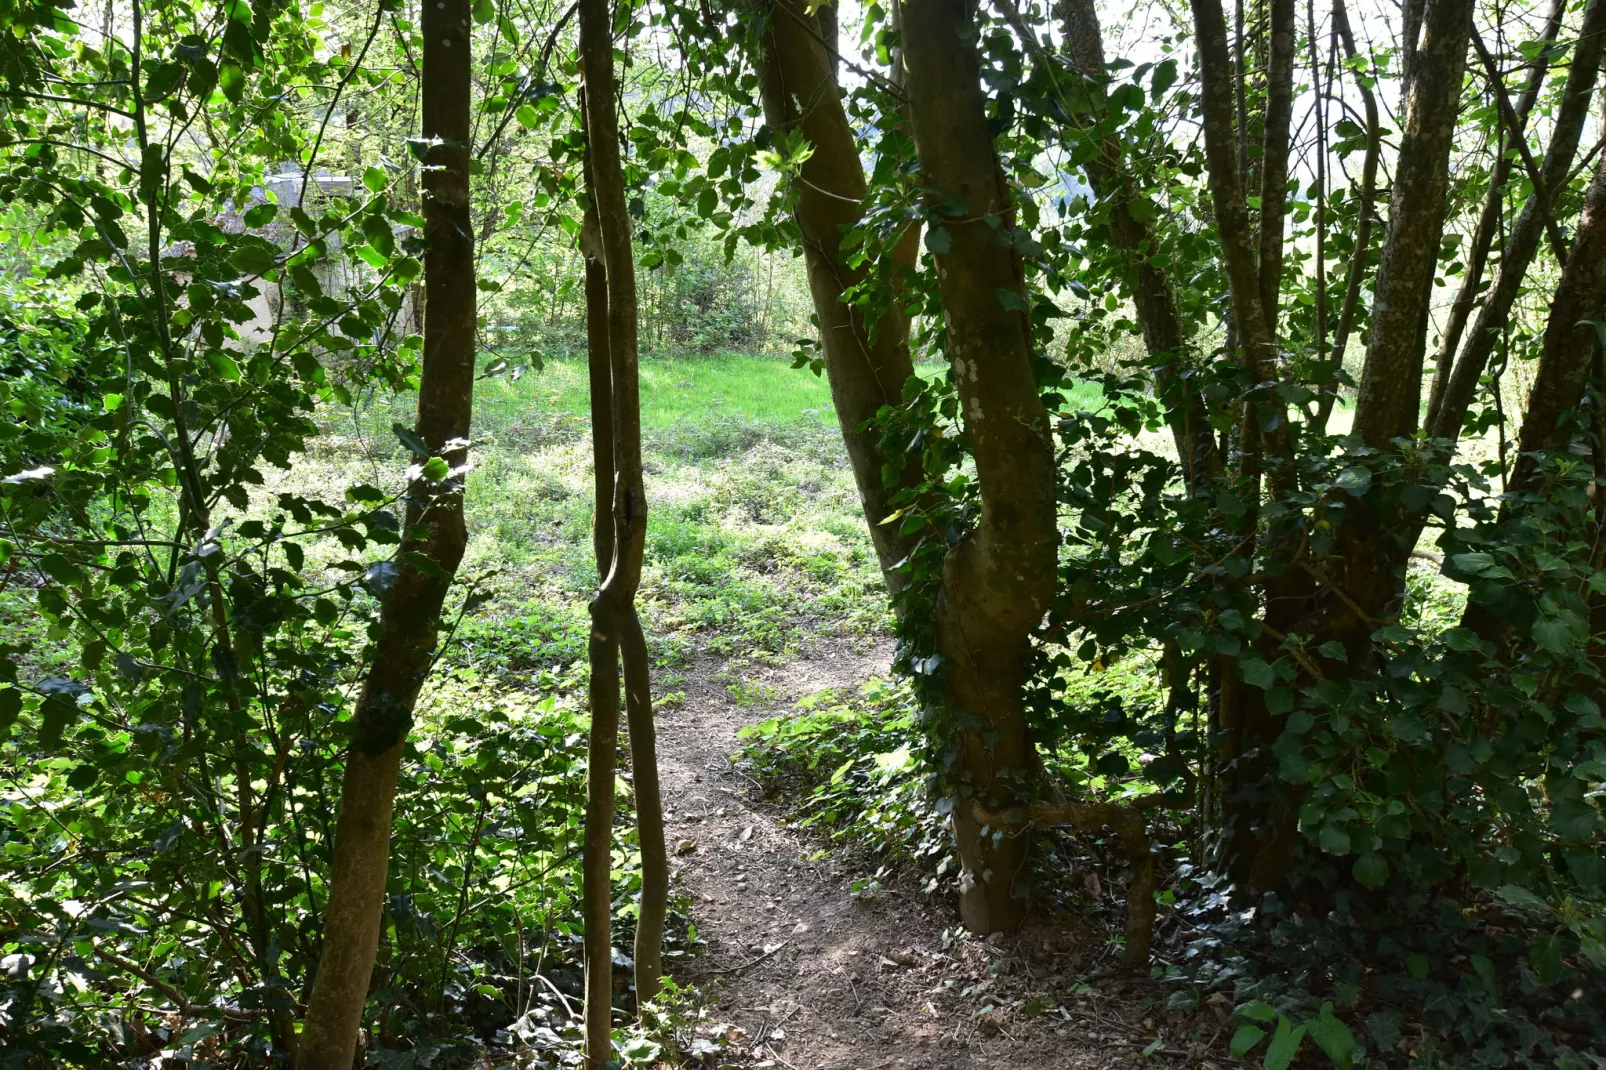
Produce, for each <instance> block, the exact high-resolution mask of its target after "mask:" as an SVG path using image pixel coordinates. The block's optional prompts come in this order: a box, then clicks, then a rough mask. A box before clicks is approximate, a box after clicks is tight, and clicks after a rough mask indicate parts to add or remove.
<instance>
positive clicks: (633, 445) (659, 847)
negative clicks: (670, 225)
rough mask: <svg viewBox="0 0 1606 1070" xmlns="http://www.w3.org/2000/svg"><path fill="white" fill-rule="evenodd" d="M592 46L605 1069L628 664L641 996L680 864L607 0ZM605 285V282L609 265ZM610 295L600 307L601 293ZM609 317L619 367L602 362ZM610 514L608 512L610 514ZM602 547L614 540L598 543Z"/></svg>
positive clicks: (594, 962) (597, 926)
mask: <svg viewBox="0 0 1606 1070" xmlns="http://www.w3.org/2000/svg"><path fill="white" fill-rule="evenodd" d="M579 12H580V55H581V61H582V66H583V70H584V74H585V98H584V114H585V129H586V146H587V148H586V187H587V192H588V193H589V195H590V200H591V203H592V205H593V206H594V213H593V214H592V215H590V216H589V217H588V219H587V223H588V227H587V240H588V243H589V244H590V246H591V247H590V248H589V249H587V250H586V252H587V259H588V285H587V297H588V300H587V329H588V331H589V332H591V337H592V347H591V353H592V359H593V365H592V375H591V378H592V383H593V385H594V386H596V385H598V384H600V382H601V380H602V379H604V378H606V380H607V383H608V393H609V399H610V401H611V405H610V406H608V412H607V416H608V420H607V422H606V424H604V423H603V422H602V416H603V406H602V405H600V404H599V403H597V401H596V399H594V401H593V406H594V407H593V416H594V418H595V422H594V423H593V425H592V436H593V439H600V438H602V437H604V436H606V437H608V438H610V440H611V443H612V446H611V450H612V465H613V471H612V480H611V482H612V487H611V491H612V493H611V495H610V496H609V499H608V500H607V501H606V502H604V501H603V500H600V498H599V501H598V502H597V513H598V516H599V518H600V516H601V515H602V514H603V513H604V512H606V513H607V514H608V515H609V516H610V517H611V519H612V524H613V535H612V543H611V547H609V548H610V549H611V551H612V556H611V559H610V560H609V561H608V562H607V566H606V568H605V569H604V567H603V562H602V561H601V560H600V557H599V561H598V574H599V578H600V579H601V586H600V587H599V589H598V591H597V594H596V597H595V598H593V599H592V602H591V677H592V682H591V704H592V736H591V749H590V754H589V757H588V765H587V776H588V781H589V783H588V796H587V811H586V836H585V858H584V860H583V863H582V870H583V874H584V893H583V899H584V904H585V905H584V914H585V960H586V963H585V964H586V1009H585V1015H586V1059H587V1063H588V1065H590V1066H591V1067H592V1068H593V1070H602V1068H603V1067H604V1066H606V1065H607V1063H608V1060H609V1057H610V1055H611V1043H610V1039H609V1037H610V1033H611V1024H612V1003H613V980H612V977H613V941H612V938H611V932H610V930H611V928H612V925H611V921H612V919H611V916H610V914H611V905H612V904H611V897H612V885H611V870H612V860H611V848H612V826H613V766H614V760H615V754H616V748H617V740H618V723H619V682H620V680H619V664H620V661H621V659H622V660H623V664H624V684H625V709H626V712H627V714H628V716H629V724H630V752H631V765H632V770H633V772H634V776H635V786H636V818H637V830H638V833H639V838H640V844H641V870H642V893H641V907H640V911H639V917H638V921H637V925H636V946H635V957H636V999H637V1002H638V1005H639V1004H640V1003H646V1002H648V1001H650V1000H652V999H654V998H655V997H656V996H657V995H658V989H659V983H660V980H661V974H662V958H661V955H662V940H663V927H664V911H665V908H666V906H667V903H668V897H669V871H668V862H667V858H666V853H665V850H664V827H663V811H662V802H661V800H660V798H659V789H658V769H657V746H656V740H655V738H654V726H653V720H652V706H651V694H650V684H649V679H648V663H647V644H646V639H645V638H644V636H643V635H642V632H641V622H640V619H639V618H638V617H637V616H636V610H635V597H636V590H637V588H638V587H639V586H640V584H641V566H642V557H643V554H644V552H645V549H646V539H647V498H646V492H645V489H644V487H643V479H642V465H641V393H640V379H639V374H638V368H637V304H636V272H635V260H634V254H633V251H632V248H631V239H630V230H631V223H630V215H629V210H628V208H627V207H626V204H625V183H624V167H623V164H622V162H621V160H620V156H619V126H618V119H617V116H616V114H615V110H614V109H615V102H616V96H617V90H618V83H617V81H616V79H615V75H614V69H613V18H612V14H611V12H610V9H609V5H608V2H607V0H580V3H579ZM599 261H600V265H601V268H602V271H603V276H604V281H605V285H604V286H603V287H601V288H600V290H599V288H598V287H596V285H595V277H594V275H593V274H592V272H594V271H595V269H596V265H597V262H599ZM599 297H603V298H605V299H606V300H605V305H604V306H603V307H599V301H598V298H599ZM604 324H605V329H606V336H607V342H606V347H605V349H606V352H607V356H608V368H607V374H606V376H604V375H603V373H602V370H601V369H600V368H599V367H598V366H597V363H596V361H597V358H598V356H599V355H600V352H601V350H602V349H603V348H604V347H602V346H600V345H598V341H599V333H600V331H601V330H602V329H603V325H604ZM604 459H605V458H604V457H603V451H601V450H599V451H598V454H597V462H598V472H597V489H598V494H599V495H601V494H602V492H603V489H604V487H603V477H602V470H601V469H602V464H603V462H604ZM598 522H599V523H600V519H599V521H598ZM596 545H597V550H598V553H599V555H600V553H601V552H602V550H603V549H604V540H602V539H601V538H598V539H597V540H596Z"/></svg>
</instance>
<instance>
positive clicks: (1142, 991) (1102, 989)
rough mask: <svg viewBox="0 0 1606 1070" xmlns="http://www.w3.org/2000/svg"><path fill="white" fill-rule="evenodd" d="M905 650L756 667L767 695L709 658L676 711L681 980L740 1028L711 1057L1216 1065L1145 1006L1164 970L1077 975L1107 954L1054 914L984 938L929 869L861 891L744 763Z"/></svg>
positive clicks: (757, 681) (828, 1062) (839, 1065)
mask: <svg viewBox="0 0 1606 1070" xmlns="http://www.w3.org/2000/svg"><path fill="white" fill-rule="evenodd" d="M890 655H891V648H890V646H889V645H886V644H884V643H883V644H879V645H870V646H860V647H857V648H855V647H854V646H852V645H850V644H849V643H847V642H845V641H842V640H828V641H824V642H822V643H820V644H819V645H818V646H816V647H815V648H814V649H812V650H809V651H806V652H805V653H804V654H803V655H802V656H800V657H798V658H796V659H795V660H793V661H791V662H790V663H788V664H786V665H784V666H780V667H775V668H765V667H757V668H752V667H746V668H743V669H741V676H742V677H743V679H744V681H745V682H746V683H747V685H748V686H747V687H746V688H744V693H746V694H753V693H755V692H757V693H760V694H762V695H764V696H765V701H763V702H761V703H759V704H756V705H748V706H742V705H738V704H737V703H736V702H735V701H734V700H733V699H732V697H731V695H730V692H729V689H728V688H727V687H726V686H725V682H726V681H729V680H730V679H731V678H732V677H731V676H730V675H729V674H730V673H731V672H732V671H733V669H732V667H731V666H729V665H727V664H726V663H724V662H723V661H722V660H721V659H719V658H715V657H712V656H710V655H706V654H702V655H698V656H697V657H696V659H695V661H694V664H693V666H692V667H691V671H690V672H688V674H687V681H686V699H685V701H684V702H683V703H681V704H680V705H679V706H677V707H674V708H671V709H666V710H663V711H662V712H661V713H660V726H661V727H660V744H659V747H660V752H659V753H660V761H661V767H662V776H663V789H664V804H665V809H666V819H667V825H668V828H667V835H668V840H669V846H670V850H671V852H672V856H673V860H672V867H673V870H674V877H673V880H674V885H675V887H676V889H677V890H678V891H680V892H682V893H685V894H687V895H689V897H690V899H691V906H690V913H691V918H692V920H693V921H694V922H695V924H696V926H697V929H698V934H699V936H700V937H701V938H702V939H703V940H705V941H706V947H704V949H703V950H702V953H701V954H700V955H698V956H697V957H696V958H695V959H693V960H692V961H691V962H690V963H688V964H687V965H686V966H684V967H682V969H681V972H682V974H683V977H682V979H683V980H685V981H688V982H690V983H692V984H694V985H697V986H698V987H699V988H701V989H702V990H703V992H704V993H705V994H706V995H708V996H709V997H710V999H711V1001H712V1005H711V1008H710V1014H711V1015H712V1016H713V1017H712V1018H711V1019H710V1024H709V1025H707V1026H705V1027H704V1028H703V1030H702V1032H703V1033H704V1035H708V1034H710V1033H713V1034H716V1035H718V1036H719V1037H721V1038H723V1040H724V1041H725V1043H724V1044H723V1045H722V1047H723V1048H724V1050H723V1051H721V1052H719V1053H718V1054H717V1055H713V1054H711V1055H710V1056H709V1057H708V1059H709V1065H721V1066H723V1065H729V1064H731V1063H736V1064H739V1065H744V1066H775V1067H788V1068H791V1070H948V1068H954V1067H981V1068H987V1067H1000V1068H1002V1067H1010V1068H1022V1067H1032V1068H1035V1067H1066V1068H1077V1070H1080V1068H1094V1067H1099V1068H1104V1067H1112V1068H1113V1067H1126V1066H1133V1067H1136V1066H1144V1067H1155V1066H1182V1065H1189V1066H1201V1067H1211V1066H1212V1065H1213V1064H1211V1063H1210V1062H1209V1061H1207V1060H1205V1059H1203V1058H1201V1057H1200V1054H1199V1049H1197V1048H1190V1045H1189V1043H1188V1040H1187V1038H1186V1037H1185V1036H1184V1037H1179V1038H1177V1039H1175V1040H1173V1039H1171V1038H1170V1037H1169V1036H1164V1035H1162V1033H1170V1032H1171V1030H1170V1029H1167V1028H1166V1023H1165V1016H1164V1014H1163V1012H1162V1011H1160V1010H1159V1009H1158V1008H1157V1009H1155V1010H1152V1011H1149V1010H1145V1009H1144V1003H1145V997H1147V998H1148V999H1150V1000H1159V1001H1161V1002H1162V1003H1163V1000H1164V996H1165V993H1164V992H1163V991H1161V990H1159V989H1158V988H1156V987H1155V986H1153V985H1151V984H1150V983H1148V982H1147V981H1134V982H1132V983H1130V984H1127V983H1123V982H1120V981H1116V982H1113V983H1111V982H1108V981H1107V982H1103V983H1100V984H1099V985H1098V986H1097V987H1096V988H1095V989H1093V990H1087V989H1086V986H1082V985H1078V984H1077V978H1078V975H1079V972H1080V971H1083V970H1085V969H1086V968H1087V967H1088V966H1090V965H1091V964H1092V963H1093V961H1094V959H1095V958H1100V957H1102V953H1103V951H1104V949H1102V948H1091V949H1090V948H1087V947H1086V946H1084V940H1085V939H1086V937H1085V935H1082V934H1081V931H1083V930H1085V929H1086V928H1087V927H1086V926H1085V925H1083V926H1079V925H1076V924H1075V923H1074V922H1072V923H1070V924H1067V923H1066V922H1065V921H1063V920H1062V921H1061V922H1059V923H1056V922H1054V921H1053V920H1044V919H1040V920H1037V921H1034V922H1032V923H1030V924H1029V925H1028V926H1027V927H1026V928H1025V929H1024V930H1023V931H1021V932H1018V933H1013V934H1010V935H1008V936H1003V937H992V938H989V939H985V940H983V939H977V938H974V937H970V936H967V935H964V934H962V933H959V932H958V925H959V922H958V918H957V916H956V914H955V912H954V909H953V906H952V904H951V903H950V902H948V901H947V899H946V897H939V896H928V895H925V894H923V893H922V892H921V890H920V888H919V886H918V885H915V884H913V883H912V882H911V883H909V884H907V885H900V884H898V883H896V882H895V883H894V884H893V886H892V887H889V888H887V889H886V890H885V891H882V892H879V893H877V894H876V895H875V896H873V897H870V898H868V899H863V898H855V896H854V895H853V893H852V890H851V885H852V883H853V880H854V878H855V877H861V876H865V875H866V872H867V871H866V869H865V867H863V866H862V865H860V866H857V867H856V866H855V865H854V864H853V862H852V860H850V859H844V858H842V857H840V856H839V855H837V854H835V853H832V854H826V853H824V852H823V851H822V844H821V842H820V841H819V839H818V838H817V837H815V836H812V835H811V834H810V833H809V832H807V831H806V830H798V829H795V828H792V827H790V826H788V825H787V824H786V823H785V822H784V817H785V812H784V808H781V807H778V806H776V805H774V804H772V803H765V802H764V801H763V800H762V795H761V792H760V791H759V788H758V785H757V784H755V783H754V782H753V781H752V780H751V779H749V778H747V777H745V776H744V775H743V774H742V773H741V772H740V771H739V770H738V769H737V768H736V767H735V766H734V765H733V764H732V763H731V761H730V756H731V755H733V754H734V753H735V752H736V751H737V749H738V747H739V746H740V742H739V740H738V739H737V735H736V733H737V731H738V730H739V729H740V728H741V727H742V726H744V725H747V724H751V723H754V722H757V721H760V720H763V719H765V718H768V717H773V716H775V715H777V714H779V713H784V712H786V711H787V710H789V709H791V708H792V705H793V703H795V702H796V700H797V699H799V698H800V697H802V696H804V695H807V694H810V693H813V692H815V691H818V690H820V689H822V688H827V687H842V686H852V685H856V684H858V683H860V682H862V681H864V680H866V679H868V678H870V677H872V676H875V675H878V674H884V673H885V672H886V671H887V666H888V662H889V659H890ZM754 685H760V686H754ZM1077 991H1080V992H1081V993H1082V994H1080V995H1078V994H1076V992H1077ZM715 1021H717V1022H718V1024H717V1025H714V1024H713V1023H714V1022H715ZM1157 1028H1158V1029H1159V1030H1160V1032H1157ZM1157 1041H1158V1044H1156V1042H1157ZM1151 1045H1153V1046H1154V1050H1153V1051H1152V1052H1151V1053H1150V1054H1149V1055H1147V1056H1145V1055H1144V1054H1143V1052H1144V1049H1146V1048H1150V1047H1151Z"/></svg>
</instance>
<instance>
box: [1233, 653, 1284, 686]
mask: <svg viewBox="0 0 1606 1070" xmlns="http://www.w3.org/2000/svg"><path fill="white" fill-rule="evenodd" d="M1238 671H1239V672H1240V673H1242V674H1243V678H1244V683H1246V684H1253V685H1254V686H1255V687H1259V688H1268V687H1271V686H1273V685H1274V684H1276V683H1277V671H1276V670H1275V669H1273V668H1272V667H1271V666H1270V665H1268V664H1266V662H1265V661H1264V660H1263V659H1261V658H1244V659H1243V660H1242V661H1240V662H1238Z"/></svg>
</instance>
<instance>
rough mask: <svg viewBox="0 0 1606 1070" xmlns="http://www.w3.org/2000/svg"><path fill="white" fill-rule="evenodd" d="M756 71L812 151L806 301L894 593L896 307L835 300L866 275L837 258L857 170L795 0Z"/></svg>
mask: <svg viewBox="0 0 1606 1070" xmlns="http://www.w3.org/2000/svg"><path fill="white" fill-rule="evenodd" d="M821 10H822V11H823V10H825V9H823V8H822V9H821ZM757 66H758V70H759V91H760V93H761V95H762V97H763V101H764V116H765V119H766V121H767V122H768V123H769V125H770V127H771V128H772V129H774V130H775V131H777V132H783V131H796V132H797V133H800V134H801V135H802V136H803V138H804V139H805V140H806V141H807V142H808V143H809V145H810V146H811V147H812V148H813V155H811V156H810V157H809V158H808V159H807V160H805V161H804V162H803V165H802V168H801V171H800V177H801V179H802V181H801V182H800V183H799V188H798V191H797V208H796V210H795V211H794V214H793V218H794V219H795V220H796V222H797V227H798V230H799V231H800V232H801V233H802V235H803V261H804V264H805V265H806V267H807V269H808V279H809V295H810V297H811V298H812V299H813V304H814V314H815V316H816V318H818V320H819V322H820V352H821V354H822V356H823V357H824V360H825V374H826V377H827V379H828V380H829V382H830V386H831V401H832V403H833V404H834V406H835V407H836V414H837V421H838V423H839V424H840V425H841V428H842V439H843V442H844V443H845V444H846V445H847V453H848V463H849V464H850V465H851V466H852V468H853V478H854V481H855V483H856V484H857V485H858V488H859V501H860V503H861V504H862V505H863V508H864V516H865V520H866V521H867V522H868V523H869V526H870V541H871V543H872V544H873V545H874V546H875V552H876V559H877V560H878V561H879V562H880V565H881V574H882V576H883V578H884V579H885V580H886V583H887V587H888V589H889V590H891V591H892V592H894V593H896V592H897V591H898V590H899V589H900V587H901V586H902V583H903V578H902V574H901V573H899V572H897V571H896V570H894V568H893V566H894V565H896V564H897V563H898V562H900V561H902V560H903V559H904V558H905V557H907V556H908V554H909V551H910V549H911V547H912V545H913V540H912V539H910V538H909V537H907V536H904V535H902V534H900V532H899V529H898V525H896V524H883V523H882V521H883V520H885V519H886V517H887V516H888V514H890V513H891V512H892V511H893V507H892V506H891V505H890V504H888V503H889V502H890V501H891V499H892V498H893V496H894V495H896V494H897V493H899V492H900V491H901V490H903V489H905V488H906V487H907V486H908V485H909V483H910V481H911V480H913V479H915V478H917V477H918V476H919V472H918V466H915V465H910V466H908V467H907V468H906V469H905V472H906V474H907V476H908V479H903V480H899V481H896V482H893V483H890V484H889V483H888V482H887V480H886V479H885V477H884V474H883V473H884V470H885V468H886V466H887V464H888V463H889V462H890V460H891V459H890V458H888V457H887V456H886V455H885V454H884V453H883V452H882V451H881V449H880V447H879V445H878V444H877V443H878V440H879V437H880V436H879V434H878V433H877V432H876V430H875V428H874V427H872V426H870V421H871V420H872V419H873V418H874V417H875V415H876V413H877V412H879V411H880V410H881V408H882V406H885V405H898V404H901V403H902V400H903V387H904V384H905V383H906V382H907V381H908V380H909V379H910V377H911V376H913V375H914V364H913V363H912V362H911V360H910V357H909V347H908V341H907V340H908V324H907V322H906V321H905V319H904V314H903V309H902V308H901V307H900V306H899V305H898V304H897V303H896V302H895V301H894V302H893V303H892V304H891V305H890V306H889V307H888V308H887V309H886V310H885V311H883V312H882V313H881V316H880V319H879V321H877V322H875V323H871V322H869V321H867V319H866V317H865V314H864V309H863V307H862V306H859V305H849V304H846V303H844V301H843V299H842V295H843V293H844V292H845V291H846V290H848V289H849V288H851V287H854V286H857V285H858V284H859V283H861V282H863V281H864V278H865V275H866V269H865V268H864V267H854V266H852V265H850V264H849V263H848V261H847V257H846V256H844V255H843V253H842V236H843V234H845V233H846V232H847V231H848V230H850V229H851V228H853V227H855V226H857V225H858V223H859V220H860V219H861V217H862V215H863V208H862V202H863V200H864V196H865V189H866V187H865V177H864V165H863V164H862V163H861V162H860V159H859V149H858V146H857V145H856V144H855V142H854V139H853V130H852V128H851V127H850V126H849V125H848V118H847V113H846V112H845V111H844V110H843V108H842V99H841V97H840V95H839V94H838V92H837V84H836V79H835V77H834V75H833V73H832V62H831V57H830V56H828V54H827V52H826V49H825V48H824V46H822V45H821V43H820V39H819V36H818V35H817V32H816V29H815V27H814V25H813V20H812V18H811V17H810V16H809V15H807V14H805V5H804V3H803V2H802V0H775V2H774V3H773V4H771V5H770V7H769V9H768V12H767V15H766V17H765V18H764V20H763V27H762V30H761V39H760V41H759V47H758V56H757Z"/></svg>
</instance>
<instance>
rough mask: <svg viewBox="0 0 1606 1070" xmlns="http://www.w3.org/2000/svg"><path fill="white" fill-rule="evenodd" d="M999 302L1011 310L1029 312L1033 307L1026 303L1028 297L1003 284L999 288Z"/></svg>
mask: <svg viewBox="0 0 1606 1070" xmlns="http://www.w3.org/2000/svg"><path fill="white" fill-rule="evenodd" d="M998 303H999V304H1000V305H1003V306H1004V307H1005V308H1006V309H1008V310H1009V311H1011V312H1029V311H1031V307H1032V306H1031V305H1029V304H1027V303H1026V298H1024V297H1022V296H1021V295H1020V294H1018V293H1016V292H1015V291H1014V290H1011V289H1007V288H1006V287H1003V286H1000V287H999V288H998Z"/></svg>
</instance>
